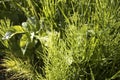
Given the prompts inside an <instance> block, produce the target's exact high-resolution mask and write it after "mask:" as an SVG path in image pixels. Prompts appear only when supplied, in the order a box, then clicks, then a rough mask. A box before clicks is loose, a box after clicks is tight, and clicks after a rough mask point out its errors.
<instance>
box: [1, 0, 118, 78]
mask: <svg viewBox="0 0 120 80" xmlns="http://www.w3.org/2000/svg"><path fill="white" fill-rule="evenodd" d="M11 4H12V5H13V6H14V8H15V7H17V8H18V9H20V10H22V11H23V12H24V13H25V16H26V17H27V21H26V22H23V23H22V24H21V25H20V26H21V27H22V28H24V34H20V35H14V36H12V37H11V38H10V39H7V40H5V41H3V40H1V42H2V43H3V44H4V45H5V46H6V45H7V48H6V50H7V51H9V52H10V55H6V58H5V59H4V64H3V65H4V66H6V67H7V69H6V70H7V71H8V72H13V74H14V75H13V77H14V78H25V79H28V80H110V79H116V78H119V70H120V68H119V66H120V65H119V63H120V61H119V60H120V58H119V56H120V54H119V52H120V49H119V48H120V46H119V38H120V34H119V32H120V31H119V27H120V22H119V21H120V19H119V18H120V16H119V15H120V7H119V4H120V1H119V0H106V1H105V0H96V1H94V0H86V1H85V0H71V1H67V0H40V1H39V0H38V1H36V0H28V1H22V2H20V3H19V2H17V1H14V2H12V3H11ZM6 22H8V23H6ZM6 22H4V21H1V25H0V26H1V27H0V28H1V29H2V30H1V31H0V37H1V39H2V37H3V36H4V35H5V33H6V32H7V31H8V29H9V28H10V27H11V25H10V22H9V21H6ZM6 25H9V26H7V28H8V29H6V28H4V27H3V26H6ZM18 30H19V29H18ZM16 36H21V37H20V40H18V43H16V45H15V46H13V45H11V43H14V42H13V41H14V40H15V39H14V37H16ZM24 36H25V38H24ZM22 38H24V39H23V40H22ZM23 42H25V43H24V45H23V46H22V47H21V45H20V44H21V43H23ZM14 48H15V49H14ZM17 49H18V51H17ZM21 49H23V50H25V51H24V53H23V52H22V51H21ZM7 51H5V53H6V54H9V53H8V52H7ZM13 77H11V78H13Z"/></svg>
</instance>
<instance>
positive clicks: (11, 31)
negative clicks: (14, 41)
mask: <svg viewBox="0 0 120 80" xmlns="http://www.w3.org/2000/svg"><path fill="white" fill-rule="evenodd" d="M23 33H25V31H24V29H23V28H22V27H21V26H13V27H11V28H10V29H9V30H8V31H7V32H6V33H5V35H4V36H3V38H2V39H3V40H8V39H10V38H11V37H13V36H14V35H16V34H23Z"/></svg>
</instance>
